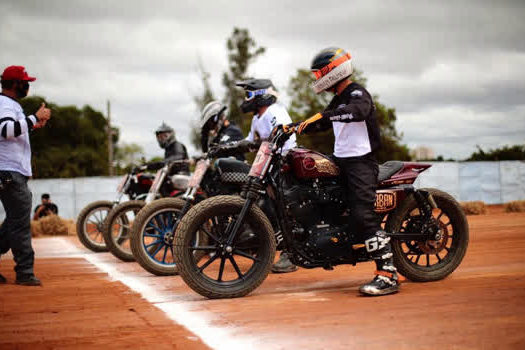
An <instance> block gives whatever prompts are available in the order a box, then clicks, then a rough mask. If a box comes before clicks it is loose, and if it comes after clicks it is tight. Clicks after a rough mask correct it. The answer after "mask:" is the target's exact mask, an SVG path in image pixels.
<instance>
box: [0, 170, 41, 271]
mask: <svg viewBox="0 0 525 350" xmlns="http://www.w3.org/2000/svg"><path fill="white" fill-rule="evenodd" d="M10 173H11V176H12V177H13V182H12V183H10V184H9V185H8V186H7V187H6V188H5V189H3V190H2V191H0V200H1V201H2V205H3V206H4V210H5V213H6V218H5V220H4V222H3V224H2V226H1V227H0V254H4V253H7V252H8V251H9V249H11V250H12V252H13V257H14V260H15V263H16V266H15V271H16V275H17V278H20V277H24V276H29V275H33V264H34V260H35V253H34V252H33V248H32V246H31V205H32V195H31V192H30V191H29V187H27V177H25V176H24V175H22V174H20V173H17V172H10Z"/></svg>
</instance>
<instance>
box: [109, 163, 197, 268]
mask: <svg viewBox="0 0 525 350" xmlns="http://www.w3.org/2000/svg"><path fill="white" fill-rule="evenodd" d="M188 162H189V161H187V160H176V161H171V162H168V163H166V164H164V166H163V167H162V168H160V169H159V170H158V171H157V173H156V174H155V178H154V179H153V182H152V184H151V186H150V188H149V191H148V193H147V194H146V195H145V196H142V198H141V199H134V200H130V201H127V202H124V203H120V204H118V205H116V206H115V207H113V208H112V209H111V210H110V211H109V213H108V214H107V217H106V219H105V220H104V223H103V227H102V235H103V238H104V242H105V243H106V247H107V248H108V249H109V251H110V252H111V253H112V254H113V255H114V256H115V257H117V258H118V259H120V260H122V261H126V262H130V261H135V258H134V256H133V254H132V252H131V247H130V238H131V226H132V225H133V222H134V221H135V219H136V216H137V214H138V212H139V211H140V210H141V209H142V208H143V207H144V206H145V205H146V204H148V203H151V202H153V201H154V200H155V199H158V198H166V197H177V196H180V195H181V194H182V193H184V190H185V189H186V187H187V186H188V180H189V176H188V175H184V174H179V173H178V172H179V171H180V170H181V168H183V167H184V166H185V165H186V164H187V163H188ZM171 174H175V175H171ZM144 197H145V198H144Z"/></svg>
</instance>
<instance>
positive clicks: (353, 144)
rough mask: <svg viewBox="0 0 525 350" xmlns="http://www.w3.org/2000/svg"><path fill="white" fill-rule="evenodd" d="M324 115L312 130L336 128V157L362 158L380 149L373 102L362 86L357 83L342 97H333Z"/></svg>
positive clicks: (344, 92)
mask: <svg viewBox="0 0 525 350" xmlns="http://www.w3.org/2000/svg"><path fill="white" fill-rule="evenodd" d="M321 114H322V115H323V118H321V119H320V120H319V121H317V122H315V123H314V125H312V126H313V127H312V128H309V129H311V130H312V131H314V130H327V129H329V128H333V131H334V136H335V145H334V156H336V157H338V158H348V157H361V156H364V155H367V154H369V153H371V152H374V151H375V150H377V149H378V148H379V147H380V146H381V140H380V132H379V126H378V123H377V117H376V113H375V106H374V102H373V101H372V96H370V93H368V91H366V89H365V88H364V87H362V86H361V85H359V84H357V83H355V82H353V83H351V84H350V85H348V86H347V87H346V89H344V90H343V92H342V93H341V94H340V95H336V96H334V98H333V99H332V101H331V102H330V104H329V105H328V106H327V107H326V109H325V110H324V111H323V112H322V113H321Z"/></svg>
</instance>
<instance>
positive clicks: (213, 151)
mask: <svg viewBox="0 0 525 350" xmlns="http://www.w3.org/2000/svg"><path fill="white" fill-rule="evenodd" d="M257 147H258V146H257V144H255V143H254V142H251V141H248V140H241V141H239V142H234V143H229V144H224V145H219V146H212V147H211V148H210V150H209V151H208V157H210V158H217V157H229V156H235V155H238V154H241V153H246V152H253V151H255V150H257Z"/></svg>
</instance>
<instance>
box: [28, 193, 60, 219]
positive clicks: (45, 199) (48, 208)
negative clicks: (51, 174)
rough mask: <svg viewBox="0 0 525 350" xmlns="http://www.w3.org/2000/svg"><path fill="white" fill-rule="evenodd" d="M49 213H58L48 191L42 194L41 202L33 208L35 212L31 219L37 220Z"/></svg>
mask: <svg viewBox="0 0 525 350" xmlns="http://www.w3.org/2000/svg"><path fill="white" fill-rule="evenodd" d="M51 214H55V215H58V207H57V206H56V204H55V203H52V202H51V197H50V196H49V193H44V194H43V195H42V203H41V204H39V205H37V206H36V208H35V214H34V215H33V220H38V219H41V218H43V217H44V216H48V215H51Z"/></svg>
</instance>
